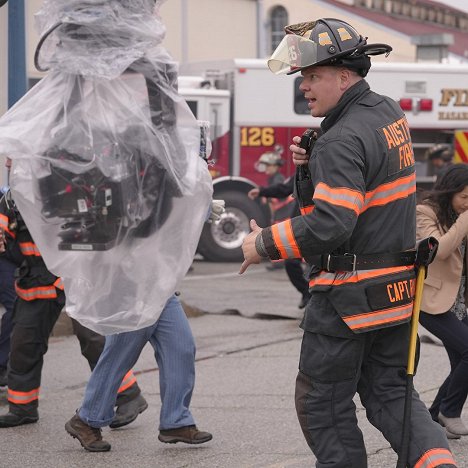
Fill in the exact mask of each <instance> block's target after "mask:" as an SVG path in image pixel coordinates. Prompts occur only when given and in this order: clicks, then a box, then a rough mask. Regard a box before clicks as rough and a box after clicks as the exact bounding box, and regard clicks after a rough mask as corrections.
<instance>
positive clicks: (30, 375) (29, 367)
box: [0, 158, 148, 428]
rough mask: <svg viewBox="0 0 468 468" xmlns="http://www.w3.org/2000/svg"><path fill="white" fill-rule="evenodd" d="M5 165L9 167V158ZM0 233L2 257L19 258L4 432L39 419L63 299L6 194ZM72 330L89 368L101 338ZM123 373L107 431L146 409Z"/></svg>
mask: <svg viewBox="0 0 468 468" xmlns="http://www.w3.org/2000/svg"><path fill="white" fill-rule="evenodd" d="M6 166H7V168H8V169H10V167H11V160H10V159H9V158H7V162H6ZM0 229H1V230H2V232H3V233H4V236H5V239H6V241H5V242H6V252H5V253H4V254H3V255H8V256H9V257H10V258H17V257H18V256H19V257H20V258H22V261H21V266H20V267H19V269H18V278H17V280H16V284H15V287H16V293H17V295H18V298H17V301H16V305H15V309H14V314H13V329H12V332H11V348H10V353H9V361H8V372H7V379H6V380H7V385H8V404H9V411H8V412H7V413H6V414H2V415H0V428H7V427H14V426H20V425H23V424H30V423H35V422H37V421H38V419H39V413H38V406H39V391H40V382H41V373H42V365H43V358H44V355H45V354H46V352H47V348H48V340H49V336H50V334H51V332H52V329H53V327H54V325H55V323H56V322H57V320H58V317H59V315H60V313H61V311H62V309H63V306H64V304H65V295H64V292H63V286H62V282H61V279H60V278H57V277H56V276H55V275H53V274H52V273H51V272H50V271H49V270H48V269H47V267H46V265H45V263H44V260H43V258H42V257H41V255H40V252H39V249H38V248H37V246H36V244H35V243H34V240H33V238H32V236H31V234H30V232H29V230H28V228H27V226H26V223H25V222H24V220H23V218H22V216H21V214H20V212H19V211H18V209H17V208H16V205H15V204H14V201H13V199H12V198H11V193H10V192H7V193H6V194H5V195H4V196H3V197H2V199H1V201H0ZM73 330H74V332H75V334H76V336H77V337H78V339H79V341H80V346H81V352H82V354H83V355H84V356H85V358H86V359H87V360H88V363H89V365H90V367H91V369H93V368H94V367H95V366H96V363H97V362H98V359H99V356H100V354H101V352H102V350H103V348H104V341H105V338H104V337H103V336H101V335H98V334H97V333H95V332H93V331H92V330H90V329H88V328H86V327H84V326H82V325H81V324H79V323H78V322H77V321H75V320H73ZM129 369H130V368H128V369H125V372H124V374H126V375H125V378H123V379H122V381H121V382H120V386H119V398H118V399H117V402H116V405H117V407H118V409H117V413H116V418H115V420H114V421H112V423H111V424H112V427H121V426H124V425H126V424H129V423H131V422H132V421H134V420H135V419H136V417H137V416H138V414H139V413H141V412H142V411H144V410H145V409H146V408H147V407H148V404H147V402H146V400H145V398H144V397H143V395H142V394H141V390H140V388H139V386H138V383H137V381H136V378H135V376H134V375H133V372H132V371H131V370H129Z"/></svg>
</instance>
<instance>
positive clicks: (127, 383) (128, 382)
mask: <svg viewBox="0 0 468 468" xmlns="http://www.w3.org/2000/svg"><path fill="white" fill-rule="evenodd" d="M135 382H136V377H135V376H134V375H133V372H132V371H131V370H129V371H128V372H127V373H126V374H125V377H124V378H123V380H122V383H121V384H120V387H119V390H118V391H117V393H121V392H123V391H125V390H127V388H130V387H131V386H132V385H133V384H134V383H135Z"/></svg>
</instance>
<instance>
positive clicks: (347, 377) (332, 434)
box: [295, 293, 456, 468]
mask: <svg viewBox="0 0 468 468" xmlns="http://www.w3.org/2000/svg"><path fill="white" fill-rule="evenodd" d="M301 326H302V328H303V329H304V336H303V341H302V348H301V355H300V363H299V374H298V376H297V381H296V396H295V399H296V411H297V415H298V419H299V423H300V425H301V428H302V431H303V433H304V436H305V438H306V440H307V443H308V444H309V447H310V448H311V450H312V451H313V453H314V454H315V456H316V458H317V464H316V466H317V467H318V468H325V467H326V468H332V467H333V468H366V467H367V455H366V450H365V446H364V440H363V435H362V432H361V430H360V429H359V427H358V424H357V417H356V407H355V404H354V402H353V397H354V396H355V394H356V392H357V393H358V394H359V396H360V399H361V402H362V404H363V406H364V408H365V410H366V415H367V418H368V420H369V421H370V422H371V424H372V425H374V426H375V427H376V428H377V429H379V430H380V431H381V432H382V434H383V436H384V437H385V438H386V439H387V440H388V442H389V443H390V445H391V446H392V448H393V450H395V452H398V451H399V449H400V444H401V433H402V424H403V409H404V401H405V387H406V364H407V356H408V342H409V330H410V324H409V323H406V324H403V325H399V326H394V327H389V328H384V329H380V330H375V331H370V332H367V333H362V334H352V332H350V331H349V330H348V329H347V327H346V325H344V324H343V322H342V321H341V319H340V318H339V316H338V314H337V312H336V311H335V309H334V308H333V306H332V305H331V304H330V302H329V301H328V299H327V297H326V293H313V294H312V298H311V300H310V302H309V304H308V306H307V307H306V311H305V318H304V320H303V322H302V325H301ZM411 414H412V416H411V429H410V449H409V466H411V467H418V468H424V467H454V466H456V465H455V462H454V461H453V458H452V455H451V453H450V450H449V446H448V442H447V438H446V436H445V432H444V429H443V428H442V427H441V426H440V425H438V424H437V423H435V422H434V421H433V420H432V418H431V416H430V414H429V412H428V410H427V408H426V406H425V405H424V403H423V402H422V401H421V400H420V398H419V395H418V393H417V392H416V391H415V390H414V389H413V393H412V413H411Z"/></svg>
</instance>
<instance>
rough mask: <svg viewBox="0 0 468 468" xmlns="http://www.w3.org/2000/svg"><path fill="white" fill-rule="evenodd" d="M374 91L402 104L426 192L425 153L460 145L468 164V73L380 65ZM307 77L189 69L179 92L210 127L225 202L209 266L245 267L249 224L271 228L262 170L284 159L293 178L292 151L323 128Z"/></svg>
mask: <svg viewBox="0 0 468 468" xmlns="http://www.w3.org/2000/svg"><path fill="white" fill-rule="evenodd" d="M366 79H367V81H368V82H369V84H370V86H371V88H372V89H373V90H374V91H376V92H378V93H381V94H385V95H387V96H390V97H392V98H393V99H395V100H396V101H398V102H399V103H400V105H401V107H402V109H403V110H404V111H405V113H406V116H407V118H408V122H409V125H410V129H411V136H412V140H413V144H414V149H415V157H416V174H417V183H418V185H419V187H423V186H425V185H426V186H427V185H430V184H431V183H432V182H433V181H434V177H433V175H432V172H431V167H430V166H429V165H428V164H427V162H426V161H425V159H424V153H425V151H426V150H427V149H428V148H430V147H431V146H432V145H434V144H437V143H445V144H447V145H454V148H455V158H454V159H455V160H456V161H458V162H468V65H451V64H439V63H391V62H389V63H383V62H376V63H374V64H373V66H372V69H371V71H370V73H369V75H368V77H367V78H366ZM300 80H301V77H300V76H298V75H293V76H275V75H273V73H271V72H270V71H269V70H268V68H267V65H266V61H265V60H258V59H233V60H223V61H210V62H199V63H192V64H187V65H185V66H183V67H182V68H181V76H180V78H179V91H180V93H181V94H182V95H183V96H184V98H185V99H186V100H187V102H188V104H189V106H190V107H191V109H192V111H193V113H194V114H195V116H196V117H197V118H198V119H199V120H208V121H209V122H210V123H211V130H210V132H211V140H212V145H213V151H212V156H211V157H212V160H213V164H212V166H210V170H211V173H212V175H213V179H214V180H213V183H214V190H215V198H220V199H224V200H225V201H226V212H225V214H224V215H223V216H222V219H221V221H220V222H219V223H216V224H206V225H205V227H204V230H203V233H202V237H201V239H200V244H199V249H198V250H199V253H200V254H201V255H202V256H203V257H204V258H205V259H206V260H210V261H240V260H241V259H242V251H241V245H242V240H243V239H244V237H245V235H246V234H247V233H248V232H249V230H250V229H249V220H250V219H251V218H255V219H256V220H257V222H258V223H259V225H260V226H262V225H269V224H270V221H271V213H270V209H269V206H268V205H265V204H262V203H261V201H259V200H256V201H251V200H250V199H249V198H248V197H247V192H248V191H249V190H250V189H251V188H253V187H255V186H257V185H265V184H266V176H265V174H261V173H258V172H257V171H256V170H255V162H256V161H257V160H258V158H259V157H260V156H261V155H262V154H263V153H265V152H272V151H276V152H278V154H281V155H282V157H283V159H284V160H285V164H284V166H283V167H282V169H281V171H282V172H283V173H284V175H286V176H288V175H291V174H292V173H293V172H294V167H293V164H292V161H291V158H290V154H289V150H288V147H289V145H290V144H291V140H292V137H293V136H295V135H301V134H302V133H303V132H304V130H305V129H306V128H310V127H312V128H317V129H318V128H319V125H320V119H317V118H313V117H311V116H310V114H309V109H308V108H307V103H306V101H305V100H304V99H303V96H302V93H301V92H300V91H299V84H300Z"/></svg>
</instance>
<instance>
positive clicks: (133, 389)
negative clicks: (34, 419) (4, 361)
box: [8, 290, 140, 413]
mask: <svg viewBox="0 0 468 468" xmlns="http://www.w3.org/2000/svg"><path fill="white" fill-rule="evenodd" d="M57 294H58V296H57V298H55V299H36V300H33V301H25V300H24V299H21V298H18V299H17V303H16V307H15V311H14V318H13V322H14V323H13V325H14V326H13V331H12V334H11V351H10V360H9V364H8V402H9V406H10V411H12V412H14V413H19V412H28V411H31V410H33V409H36V408H37V407H38V404H39V390H40V384H41V373H42V366H43V363H44V355H45V354H46V352H47V349H48V342H49V336H50V334H51V332H52V329H53V328H54V325H55V323H56V322H57V319H58V318H59V316H60V312H61V311H62V308H63V306H64V304H65V295H64V293H63V292H62V291H59V290H57ZM73 328H74V331H75V333H76V335H77V337H78V339H79V341H80V345H81V352H82V354H83V356H84V357H85V358H86V359H87V360H88V363H89V365H90V367H91V369H93V368H94V366H95V365H96V363H97V360H98V359H99V355H100V354H101V352H102V350H103V348H104V342H105V338H104V337H102V336H101V335H98V334H97V333H95V332H93V331H92V330H89V329H87V328H85V327H83V326H82V325H80V324H79V323H78V322H76V323H74V325H73ZM127 370H128V368H127V369H126V371H127ZM124 374H125V372H124ZM120 387H121V388H120V391H121V394H122V395H121V396H120V397H119V398H120V399H119V400H118V402H117V405H118V404H122V403H124V402H126V401H129V400H131V399H133V398H135V397H136V396H138V395H139V393H140V389H139V387H138V384H137V382H136V379H135V377H134V376H133V374H132V372H131V371H130V372H128V373H127V375H125V378H124V381H122V383H121V385H120Z"/></svg>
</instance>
